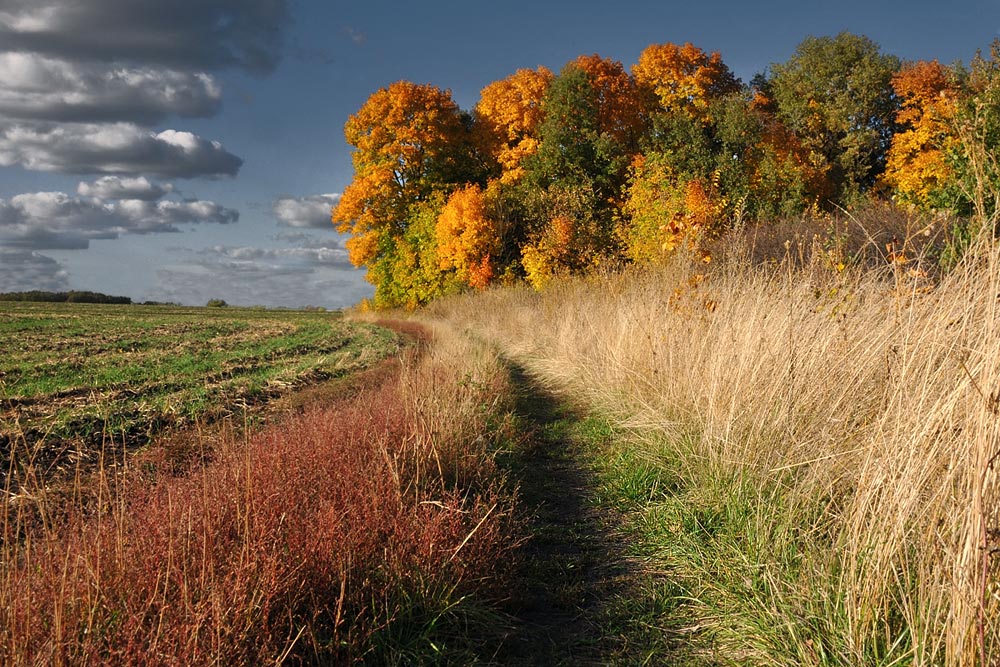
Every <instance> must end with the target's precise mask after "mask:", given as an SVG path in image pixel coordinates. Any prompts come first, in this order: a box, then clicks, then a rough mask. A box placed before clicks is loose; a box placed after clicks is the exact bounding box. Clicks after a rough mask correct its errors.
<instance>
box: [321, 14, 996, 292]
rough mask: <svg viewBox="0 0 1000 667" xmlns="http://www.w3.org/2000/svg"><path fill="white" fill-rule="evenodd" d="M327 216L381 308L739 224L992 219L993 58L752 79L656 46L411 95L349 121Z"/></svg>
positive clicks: (538, 281) (821, 57)
mask: <svg viewBox="0 0 1000 667" xmlns="http://www.w3.org/2000/svg"><path fill="white" fill-rule="evenodd" d="M344 134H345V137H346V139H347V142H348V143H349V144H351V145H352V146H353V147H354V151H353V155H352V160H353V165H354V179H353V182H352V183H351V184H350V185H349V186H348V187H347V188H346V189H345V190H344V193H343V196H342V197H341V199H340V202H339V204H338V205H337V207H336V208H335V209H334V210H333V212H332V213H333V215H332V217H333V222H334V223H335V224H337V225H338V228H339V229H340V231H342V232H349V233H350V234H351V239H350V240H349V241H348V250H349V252H350V258H351V261H352V262H353V263H354V264H355V265H357V266H364V267H366V268H367V278H368V280H369V281H370V282H371V283H372V284H374V285H375V297H374V304H375V306H377V307H392V306H401V305H402V306H411V307H412V306H416V305H419V304H422V303H426V302H427V301H429V300H431V299H433V298H435V297H437V296H439V295H442V294H447V293H449V292H454V291H457V290H461V289H465V288H470V287H471V288H485V287H487V286H489V285H491V284H495V283H510V282H513V281H518V280H526V281H528V282H530V283H531V284H532V285H534V286H536V287H542V286H544V285H545V283H546V282H547V281H548V280H550V279H551V278H552V277H553V276H557V275H565V274H581V273H586V272H588V271H592V270H594V269H595V267H598V266H609V265H610V266H618V265H622V264H626V263H650V262H653V263H655V262H659V261H662V260H663V258H664V257H666V256H668V255H669V254H670V253H671V252H672V251H673V250H674V249H675V248H677V247H678V246H679V245H680V244H682V243H692V242H693V241H692V239H695V241H694V242H697V240H700V239H705V238H711V237H712V236H713V235H718V234H721V233H723V232H725V231H726V230H727V229H731V228H734V227H737V226H739V225H742V224H744V223H747V222H751V223H752V222H766V221H769V220H774V219H777V218H781V217H789V216H797V215H801V214H802V213H804V212H815V213H817V214H822V213H823V212H825V211H833V210H836V209H839V208H850V207H852V206H859V205H862V204H864V203H865V202H867V201H871V200H891V201H893V202H895V203H896V205H898V206H900V207H906V208H908V209H909V210H915V211H926V212H929V213H933V212H938V211H940V212H948V213H950V214H954V215H958V216H963V217H965V218H966V219H970V220H978V221H980V222H983V223H985V222H988V221H990V220H992V219H994V218H995V217H996V216H997V215H998V212H1000V161H998V160H997V158H996V156H997V155H998V154H1000V46H998V44H994V46H993V48H992V49H991V50H990V53H989V54H988V55H983V54H978V55H976V56H975V57H974V58H973V59H972V60H971V62H970V63H969V65H968V66H966V65H963V64H957V65H953V66H944V65H941V64H939V63H937V62H936V61H931V62H909V63H904V62H902V61H901V60H900V59H899V58H897V57H895V56H893V55H890V54H886V53H883V52H882V51H881V49H880V47H879V46H878V45H877V44H875V43H874V42H873V41H871V40H870V39H868V38H867V37H864V36H861V35H854V34H851V33H841V34H839V35H837V36H834V37H818V38H817V37H809V38H807V39H806V40H804V41H803V42H802V43H801V44H800V45H799V46H798V48H797V50H796V51H795V53H794V54H793V55H792V57H791V58H790V59H789V60H788V61H787V62H785V63H776V64H773V65H771V66H770V67H769V68H768V70H767V71H766V72H764V73H762V74H759V75H758V76H756V77H754V79H753V80H752V81H751V82H750V83H744V82H742V81H740V80H739V79H737V78H736V77H735V76H734V75H733V73H732V72H731V71H730V69H729V67H728V66H726V64H725V63H724V62H723V61H722V57H721V56H720V55H719V54H718V53H706V52H705V51H703V50H701V49H699V48H698V47H696V46H694V45H692V44H684V45H683V46H678V45H675V44H669V43H668V44H653V45H651V46H649V47H647V48H646V49H645V50H644V51H643V52H642V53H641V54H640V56H639V59H638V62H637V63H636V64H635V65H633V66H632V68H631V69H630V70H628V69H626V68H625V67H624V66H623V65H622V63H620V62H618V61H614V60H610V59H606V58H602V57H600V56H599V55H596V54H594V55H587V56H580V57H579V58H577V59H575V60H573V61H571V62H569V63H568V64H567V65H566V66H565V67H564V68H563V69H562V70H561V71H560V72H559V73H553V72H551V71H549V70H548V69H546V68H544V67H539V68H538V69H534V70H531V69H522V70H519V71H517V72H515V73H514V74H512V75H510V76H509V77H507V78H506V79H502V80H500V81H496V82H493V83H491V84H489V85H488V86H486V87H485V88H484V89H483V90H482V93H481V96H480V100H479V102H478V103H477V104H476V106H475V108H474V109H473V110H472V111H471V112H467V111H463V110H462V109H460V108H459V107H458V106H457V104H456V103H455V102H454V101H453V100H452V97H451V93H450V92H449V91H446V90H441V89H439V88H436V87H434V86H432V85H418V84H414V83H410V82H407V81H400V82H397V83H394V84H391V85H390V86H388V87H387V88H384V89H381V90H378V91H376V92H375V93H373V94H372V95H371V97H370V98H369V99H368V100H367V101H366V102H365V104H364V105H363V106H362V107H361V108H360V109H359V110H358V112H357V113H355V114H354V115H353V116H351V117H350V119H349V120H348V121H347V124H346V125H345V128H344Z"/></svg>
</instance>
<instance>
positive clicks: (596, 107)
mask: <svg viewBox="0 0 1000 667" xmlns="http://www.w3.org/2000/svg"><path fill="white" fill-rule="evenodd" d="M569 66H570V67H573V68H575V69H578V70H579V71H581V72H583V73H584V74H585V75H586V77H587V81H588V82H589V83H590V94H591V96H592V97H591V104H592V108H593V112H594V114H595V116H596V123H597V125H596V128H595V129H596V130H597V132H598V133H599V134H601V135H603V136H605V137H607V138H608V139H609V140H611V141H614V142H616V143H617V144H618V145H619V146H620V147H621V150H622V152H623V153H626V154H635V153H637V152H638V145H639V138H640V136H641V134H642V132H643V129H644V127H645V119H644V117H643V112H642V103H641V98H640V97H639V90H638V88H636V85H635V80H634V79H632V77H630V76H629V75H628V73H627V72H626V71H625V67H624V66H623V65H622V64H621V63H620V62H618V61H617V60H610V59H608V58H602V57H601V56H599V55H597V54H596V53H595V54H593V55H589V56H580V57H579V58H577V59H576V60H574V61H572V62H571V63H570V64H569ZM563 71H565V70H563Z"/></svg>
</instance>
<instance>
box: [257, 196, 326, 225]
mask: <svg viewBox="0 0 1000 667" xmlns="http://www.w3.org/2000/svg"><path fill="white" fill-rule="evenodd" d="M339 201H340V195H339V194H328V195H312V196H309V197H298V198H296V197H282V198H280V199H278V200H277V201H275V202H274V205H273V206H272V210H273V211H274V215H275V217H276V218H278V221H279V222H280V223H281V224H283V225H287V226H289V227H314V228H318V229H324V228H325V229H329V228H332V226H333V223H332V222H330V212H331V209H332V208H333V207H334V206H336V205H337V202H339Z"/></svg>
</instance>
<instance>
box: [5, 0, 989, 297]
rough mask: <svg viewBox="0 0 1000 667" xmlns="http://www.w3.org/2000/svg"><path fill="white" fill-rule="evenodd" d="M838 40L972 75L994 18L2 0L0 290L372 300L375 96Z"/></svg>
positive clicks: (949, 8)
mask: <svg viewBox="0 0 1000 667" xmlns="http://www.w3.org/2000/svg"><path fill="white" fill-rule="evenodd" d="M842 30H850V31H852V32H856V33H861V34H865V35H868V36H869V37H871V38H872V39H874V40H875V41H876V42H878V43H879V44H880V45H881V46H882V48H883V50H884V51H886V52H889V53H894V54H896V55H898V56H900V57H901V58H903V59H931V58H937V59H938V60H940V61H942V62H946V63H950V62H953V61H955V60H962V61H965V62H968V60H969V58H970V57H972V55H973V54H974V53H975V52H976V50H977V49H984V50H985V49H988V47H989V44H990V42H991V41H992V40H993V39H995V38H996V37H997V36H998V35H1000V1H998V0H988V1H987V0H970V1H968V2H961V3H956V4H951V5H946V4H945V3H941V2H939V1H935V2H929V1H926V0H910V1H906V2H903V1H898V0H892V1H879V0H867V1H865V2H861V1H858V0H842V1H840V2H831V3H822V4H820V3H806V2H802V1H801V0H794V1H793V0H781V1H780V2H745V1H743V0H741V1H738V2H737V1H731V0H716V2H712V3H707V2H702V3H698V2H689V1H685V2H674V1H671V0H659V1H656V0H647V1H643V2H640V1H632V0H619V1H618V2H614V3H611V2H606V1H605V2H600V3H598V2H593V1H592V0H576V1H574V2H538V0H533V1H531V2H528V1H527V0H508V1H507V2H495V3H494V2H475V0H473V1H470V0H463V1H462V2H457V1H455V0H442V1H437V2H435V1H434V0H428V1H427V2H419V3H418V2H389V1H388V0H365V1H364V2H351V3H347V2H344V1H343V0H0V292H5V291H20V290H30V289H43V290H66V289H81V290H83V289H85V290H95V291H100V292H105V293H109V294H116V295H126V296H130V297H132V298H133V299H134V300H147V299H152V300H167V301H176V302H180V303H185V304H204V303H205V302H206V301H207V300H208V299H210V298H223V299H225V300H226V301H228V302H230V303H234V304H246V305H250V304H263V305H269V306H277V305H284V306H291V307H296V306H303V305H307V304H313V305H323V306H327V307H340V306H346V305H350V304H353V303H356V302H357V301H358V300H360V299H361V298H363V297H365V296H368V295H370V294H371V288H370V286H368V285H367V283H365V282H364V280H363V273H362V272H361V271H359V270H355V269H353V268H351V267H350V265H349V263H348V262H347V259H346V253H345V252H344V248H343V244H344V238H342V237H341V236H340V235H339V234H337V233H336V232H335V231H334V229H333V227H332V225H331V224H330V222H329V210H330V207H331V205H333V204H334V203H335V202H336V201H337V197H338V194H337V193H339V192H341V191H342V190H343V188H344V187H345V186H346V185H347V184H348V183H349V182H350V180H351V175H352V174H351V163H350V148H349V147H348V146H347V145H346V144H345V143H344V140H343V135H342V128H343V125H344V122H345V121H346V120H347V117H348V116H349V115H350V114H351V113H353V112H354V111H356V110H357V109H358V107H359V106H361V104H362V103H363V102H364V101H365V99H366V98H367V97H368V96H369V95H370V94H371V93H372V92H374V91H375V90H377V89H378V88H380V87H384V86H386V85H388V84H389V83H392V82H393V81H398V80H400V79H407V80H411V81H415V82H418V83H432V84H435V85H438V86H440V87H442V88H449V89H451V90H452V92H453V94H454V95H455V98H456V100H457V101H458V103H459V104H460V105H461V106H462V107H463V108H466V109H471V108H472V106H473V105H474V104H475V103H476V100H477V98H478V94H479V91H480V90H481V89H482V88H483V86H485V85H486V84H488V83H490V82H491V81H494V80H496V79H499V78H502V77H504V76H507V75H508V74H510V73H512V72H513V71H515V70H516V69H518V68H520V67H536V66H538V65H545V66H547V67H549V68H550V69H553V70H558V69H560V68H561V67H562V65H563V64H564V63H565V62H567V61H568V60H570V59H572V58H574V57H576V56H577V55H580V54H584V53H588V54H589V53H600V54H601V55H602V56H605V57H611V58H615V59H618V60H621V61H622V62H623V63H624V64H625V65H626V66H631V64H632V63H634V62H635V60H636V59H637V58H638V55H639V53H640V52H641V51H642V49H643V48H645V47H646V46H647V45H649V44H651V43H661V42H668V41H669V42H677V43H683V42H686V41H691V42H693V43H694V44H696V45H697V46H700V47H702V48H704V49H706V50H710V51H714V50H718V51H721V52H722V55H723V58H724V60H725V61H726V62H727V63H728V64H729V65H730V67H731V68H732V69H733V70H734V71H735V72H736V74H737V75H738V76H740V77H742V78H743V79H744V80H749V79H750V77H752V76H753V75H754V74H755V73H757V72H760V71H762V70H764V69H765V68H767V66H768V65H769V64H771V63H775V62H783V61H784V60H786V59H787V58H788V57H789V56H791V54H792V52H793V51H794V49H795V46H796V45H797V44H798V43H799V42H800V41H801V40H802V39H803V38H804V37H805V36H807V35H817V36H819V35H832V34H836V33H838V32H840V31H842Z"/></svg>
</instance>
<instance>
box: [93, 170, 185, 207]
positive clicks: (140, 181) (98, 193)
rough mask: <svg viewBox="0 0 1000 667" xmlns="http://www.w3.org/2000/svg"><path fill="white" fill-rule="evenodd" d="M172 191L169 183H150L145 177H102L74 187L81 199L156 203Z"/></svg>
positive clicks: (172, 188)
mask: <svg viewBox="0 0 1000 667" xmlns="http://www.w3.org/2000/svg"><path fill="white" fill-rule="evenodd" d="M173 190H174V187H173V186H172V185H170V184H169V183H168V184H166V185H159V184H157V183H152V182H151V181H149V179H147V178H146V177H145V176H140V177H138V178H122V177H120V176H102V177H101V178H99V179H97V180H96V181H94V182H93V183H80V184H79V185H78V186H76V193H77V194H78V195H80V196H81V197H97V198H98V199H141V200H143V201H157V200H158V199H162V198H163V197H165V196H166V195H167V194H168V193H170V192H173Z"/></svg>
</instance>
